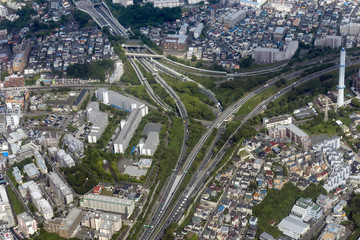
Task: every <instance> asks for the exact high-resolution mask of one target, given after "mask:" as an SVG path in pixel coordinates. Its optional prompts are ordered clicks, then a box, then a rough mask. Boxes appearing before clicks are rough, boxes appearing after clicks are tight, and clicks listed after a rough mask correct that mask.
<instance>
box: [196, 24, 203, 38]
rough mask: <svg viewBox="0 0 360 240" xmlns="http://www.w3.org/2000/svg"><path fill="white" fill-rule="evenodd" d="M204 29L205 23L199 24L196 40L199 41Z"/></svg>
mask: <svg viewBox="0 0 360 240" xmlns="http://www.w3.org/2000/svg"><path fill="white" fill-rule="evenodd" d="M203 29H204V24H203V23H199V24H198V25H197V26H196V28H195V31H194V38H196V39H198V38H199V37H200V35H201V33H202V30H203Z"/></svg>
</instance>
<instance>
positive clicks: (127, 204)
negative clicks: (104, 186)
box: [80, 194, 135, 217]
mask: <svg viewBox="0 0 360 240" xmlns="http://www.w3.org/2000/svg"><path fill="white" fill-rule="evenodd" d="M80 207H82V208H88V209H94V210H103V211H109V212H116V213H121V214H125V215H126V216H127V217H129V216H130V215H131V214H132V213H133V211H134V209H135V201H134V200H129V199H124V198H118V197H110V196H103V195H95V194H87V195H85V196H83V197H82V198H81V200H80Z"/></svg>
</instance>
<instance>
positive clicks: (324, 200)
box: [316, 194, 333, 213]
mask: <svg viewBox="0 0 360 240" xmlns="http://www.w3.org/2000/svg"><path fill="white" fill-rule="evenodd" d="M316 203H317V204H319V205H320V206H321V207H322V209H323V212H324V213H325V212H327V211H329V210H330V209H331V207H332V203H333V201H332V200H331V198H330V197H329V196H325V195H324V194H320V195H319V196H318V197H317V198H316Z"/></svg>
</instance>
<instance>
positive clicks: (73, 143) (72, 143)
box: [64, 134, 84, 154]
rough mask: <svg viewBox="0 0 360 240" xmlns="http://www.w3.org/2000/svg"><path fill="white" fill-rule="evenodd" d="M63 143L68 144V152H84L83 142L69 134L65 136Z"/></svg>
mask: <svg viewBox="0 0 360 240" xmlns="http://www.w3.org/2000/svg"><path fill="white" fill-rule="evenodd" d="M64 143H65V144H66V145H67V146H68V149H69V152H71V153H77V154H80V153H83V152H84V143H83V142H82V141H80V140H79V139H76V138H74V136H73V135H71V134H68V135H66V136H65V138H64Z"/></svg>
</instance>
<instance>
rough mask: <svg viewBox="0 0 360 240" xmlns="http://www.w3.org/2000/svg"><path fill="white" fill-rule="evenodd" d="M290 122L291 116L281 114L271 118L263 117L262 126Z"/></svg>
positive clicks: (274, 125) (273, 125) (266, 126)
mask: <svg viewBox="0 0 360 240" xmlns="http://www.w3.org/2000/svg"><path fill="white" fill-rule="evenodd" d="M291 123H292V117H291V116H290V115H281V116H277V117H273V118H267V117H265V118H263V126H264V127H265V128H268V129H270V128H274V127H276V126H277V125H287V124H291Z"/></svg>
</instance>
